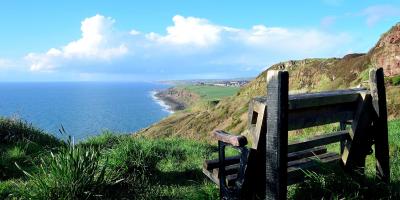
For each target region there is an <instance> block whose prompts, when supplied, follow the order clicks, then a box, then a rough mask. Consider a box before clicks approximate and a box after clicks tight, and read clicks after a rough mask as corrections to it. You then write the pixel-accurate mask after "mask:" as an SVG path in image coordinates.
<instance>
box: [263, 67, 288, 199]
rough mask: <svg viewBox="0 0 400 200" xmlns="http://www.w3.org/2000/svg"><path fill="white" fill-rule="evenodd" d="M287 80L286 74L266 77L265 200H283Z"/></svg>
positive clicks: (269, 73) (283, 72) (284, 189)
mask: <svg viewBox="0 0 400 200" xmlns="http://www.w3.org/2000/svg"><path fill="white" fill-rule="evenodd" d="M288 86H289V76H288V72H287V71H268V74H267V101H266V104H267V109H268V114H267V135H266V142H265V143H266V157H265V159H266V168H265V172H266V173H265V176H266V189H265V194H264V195H265V196H266V199H286V195H287V194H286V192H287V188H286V185H287V184H286V183H287V174H286V172H287V143H288V116H287V113H288V101H289V93H288Z"/></svg>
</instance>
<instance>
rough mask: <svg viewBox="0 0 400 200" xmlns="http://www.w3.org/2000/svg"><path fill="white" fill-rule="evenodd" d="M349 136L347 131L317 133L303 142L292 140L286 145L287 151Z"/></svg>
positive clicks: (302, 148)
mask: <svg viewBox="0 0 400 200" xmlns="http://www.w3.org/2000/svg"><path fill="white" fill-rule="evenodd" d="M348 138H349V131H347V130H344V131H338V132H333V133H329V134H323V135H318V136H315V137H313V138H310V139H308V140H307V141H303V142H294V143H291V144H289V145H288V148H287V149H288V152H295V151H301V150H305V149H310V148H313V147H316V146H322V145H326V144H330V143H334V142H339V141H341V140H346V139H348Z"/></svg>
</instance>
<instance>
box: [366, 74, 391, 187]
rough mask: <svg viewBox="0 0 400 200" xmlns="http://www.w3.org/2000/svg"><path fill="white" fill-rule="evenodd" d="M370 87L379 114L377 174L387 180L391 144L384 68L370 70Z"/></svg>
mask: <svg viewBox="0 0 400 200" xmlns="http://www.w3.org/2000/svg"><path fill="white" fill-rule="evenodd" d="M369 77H370V81H369V84H370V89H371V95H372V105H373V107H374V110H375V112H376V114H377V119H376V120H374V124H373V126H374V130H375V132H374V138H375V157H376V173H377V176H378V177H379V178H380V179H381V180H383V181H385V182H389V181H390V166H389V144H388V125H387V108H386V91H385V81H384V74H383V69H382V68H379V69H373V70H371V71H370V74H369Z"/></svg>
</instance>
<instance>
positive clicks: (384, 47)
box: [369, 23, 400, 76]
mask: <svg viewBox="0 0 400 200" xmlns="http://www.w3.org/2000/svg"><path fill="white" fill-rule="evenodd" d="M369 53H370V54H371V63H372V64H373V65H375V66H381V67H383V69H384V71H385V75H386V76H395V75H399V74H400V23H398V24H396V25H395V26H393V27H392V28H391V29H390V30H389V31H388V32H386V33H385V34H383V35H382V37H381V38H380V40H379V41H378V43H377V44H376V45H375V47H374V48H373V49H371V51H370V52H369Z"/></svg>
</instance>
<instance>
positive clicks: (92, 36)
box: [25, 15, 128, 71]
mask: <svg viewBox="0 0 400 200" xmlns="http://www.w3.org/2000/svg"><path fill="white" fill-rule="evenodd" d="M114 23H115V20H114V19H112V18H109V17H104V16H102V15H95V16H93V17H90V18H86V19H85V20H83V21H82V24H81V31H82V37H81V38H80V39H79V40H76V41H72V42H70V43H69V44H67V45H66V46H64V47H62V48H60V49H57V48H51V49H50V50H48V51H47V52H46V53H29V54H28V55H27V56H26V57H25V58H26V59H27V60H28V61H29V62H30V63H31V67H30V69H31V70H33V71H35V70H38V71H39V70H43V71H49V70H54V69H56V68H58V67H59V66H60V65H61V64H62V63H63V62H68V61H70V60H74V59H78V60H110V59H112V58H115V57H119V56H122V55H124V54H126V53H127V52H128V47H127V46H126V45H125V44H123V43H118V42H115V41H114V38H113V37H114V33H113V29H112V28H113V27H112V26H113V24H114Z"/></svg>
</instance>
